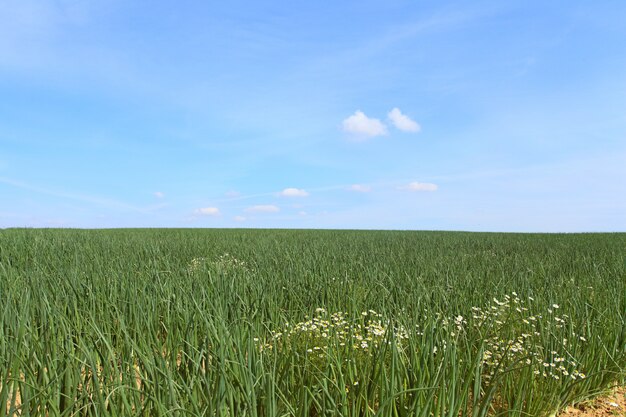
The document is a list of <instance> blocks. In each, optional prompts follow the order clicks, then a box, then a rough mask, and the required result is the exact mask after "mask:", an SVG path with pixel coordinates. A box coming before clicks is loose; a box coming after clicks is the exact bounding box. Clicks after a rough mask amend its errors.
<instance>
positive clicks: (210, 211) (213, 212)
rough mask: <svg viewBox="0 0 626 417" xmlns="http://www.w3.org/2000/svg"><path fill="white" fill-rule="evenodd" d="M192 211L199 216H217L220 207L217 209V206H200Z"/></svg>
mask: <svg viewBox="0 0 626 417" xmlns="http://www.w3.org/2000/svg"><path fill="white" fill-rule="evenodd" d="M194 213H195V214H198V215H200V216H219V215H220V209H218V208H217V207H202V208H199V209H196V210H195V211H194Z"/></svg>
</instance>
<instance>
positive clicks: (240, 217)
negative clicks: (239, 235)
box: [233, 216, 246, 223]
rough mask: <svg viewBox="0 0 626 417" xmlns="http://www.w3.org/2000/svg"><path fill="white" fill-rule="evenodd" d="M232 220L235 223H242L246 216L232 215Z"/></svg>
mask: <svg viewBox="0 0 626 417" xmlns="http://www.w3.org/2000/svg"><path fill="white" fill-rule="evenodd" d="M233 220H234V221H236V222H237V223H242V222H245V221H246V218H245V217H244V216H235V217H233Z"/></svg>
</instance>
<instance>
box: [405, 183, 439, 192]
mask: <svg viewBox="0 0 626 417" xmlns="http://www.w3.org/2000/svg"><path fill="white" fill-rule="evenodd" d="M438 188H439V187H438V186H437V184H433V183H430V182H417V181H414V182H410V183H408V184H407V185H403V186H400V187H398V189H400V190H406V191H437V189H438Z"/></svg>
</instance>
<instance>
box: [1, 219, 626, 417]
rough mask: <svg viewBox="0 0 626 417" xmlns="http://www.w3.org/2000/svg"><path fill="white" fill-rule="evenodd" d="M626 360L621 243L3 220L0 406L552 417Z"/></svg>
mask: <svg viewBox="0 0 626 417" xmlns="http://www.w3.org/2000/svg"><path fill="white" fill-rule="evenodd" d="M625 370H626V235H625V234H575V235H543V234H486V233H452V232H399V231H396V232H392V231H311V230H200V229H189V230H181V229H172V230H167V229H156V230H144V229H142V230H139V229H138V230H90V231H85V230H31V229H9V230H3V231H0V417H1V416H5V415H21V416H41V415H45V416H301V417H312V416H398V417H399V416H423V417H430V416H436V417H444V416H446V417H457V416H472V417H481V416H520V417H521V416H542V415H546V416H548V415H551V414H554V413H556V412H557V411H558V410H559V409H561V408H563V407H564V406H566V405H568V404H571V403H575V402H578V401H583V400H585V399H587V398H590V397H592V396H595V395H597V394H599V393H601V392H602V391H603V390H606V389H607V388H609V387H611V386H612V385H614V384H623V383H624V382H625V377H626V374H625Z"/></svg>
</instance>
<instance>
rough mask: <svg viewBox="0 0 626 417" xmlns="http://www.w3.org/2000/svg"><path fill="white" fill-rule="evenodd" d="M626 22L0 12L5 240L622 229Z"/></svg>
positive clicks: (98, 3) (607, 4) (138, 9)
mask: <svg viewBox="0 0 626 417" xmlns="http://www.w3.org/2000/svg"><path fill="white" fill-rule="evenodd" d="M624 22H626V2H624V1H622V0H620V1H606V0H599V1H593V2H592V1H552V2H542V1H535V0H523V1H521V0H520V1H506V2H503V1H496V0H478V1H404V0H385V1H373V0H372V1H368V0H364V1H360V2H355V1H343V2H306V3H305V2H293V1H261V2H258V1H255V2H253V1H229V2H210V1H209V2H201V1H179V2H164V1H160V0H157V1H150V2H147V1H144V2H139V1H133V0H130V1H129V0H127V1H121V0H91V1H87V0H55V1H52V0H0V227H2V228H5V227H84V228H100V227H285V228H359V229H412V230H421V229H429V230H473V231H513V232H577V231H581V232H583V231H626V24H624Z"/></svg>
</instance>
